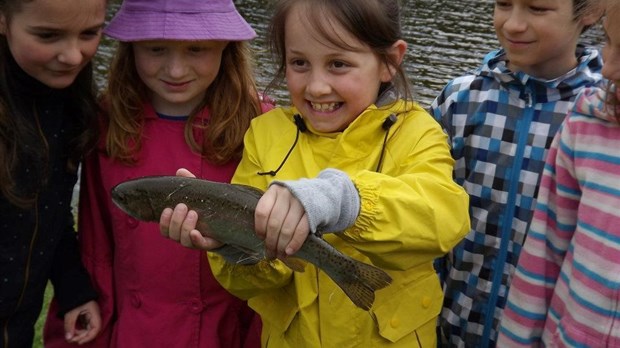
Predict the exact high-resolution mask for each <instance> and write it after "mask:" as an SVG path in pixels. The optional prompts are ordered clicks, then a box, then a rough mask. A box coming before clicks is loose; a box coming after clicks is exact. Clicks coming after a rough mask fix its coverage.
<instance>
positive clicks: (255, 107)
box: [103, 41, 261, 165]
mask: <svg viewBox="0 0 620 348" xmlns="http://www.w3.org/2000/svg"><path fill="white" fill-rule="evenodd" d="M250 57H251V52H250V48H249V46H248V44H247V43H246V42H243V41H231V42H229V43H228V45H227V46H226V48H225V49H224V51H223V53H222V63H221V66H220V71H219V73H218V75H217V77H216V78H215V80H214V81H213V83H211V85H210V86H209V88H208V89H207V93H206V94H205V98H204V100H203V101H202V102H201V103H200V105H198V106H197V107H196V109H195V110H193V111H192V113H191V114H190V115H189V119H188V120H187V122H186V124H185V141H186V142H187V144H188V145H189V146H190V147H191V148H192V150H193V151H195V152H196V153H199V154H201V155H202V156H203V157H204V158H205V159H206V160H208V161H209V162H211V163H214V164H224V163H226V162H228V161H230V160H233V159H239V158H241V154H242V152H243V136H244V134H245V131H246V130H247V129H248V127H249V125H250V121H251V120H252V118H254V117H256V116H258V115H260V114H261V104H260V99H259V96H258V92H257V89H256V85H255V82H254V77H253V73H252V62H251V59H250ZM147 100H148V89H147V87H146V85H145V84H144V83H143V82H142V80H141V79H140V77H139V76H138V72H137V71H136V67H135V61H134V54H133V49H132V45H131V43H126V42H119V44H118V48H117V51H116V54H115V57H114V58H113V60H112V63H111V66H110V70H109V80H108V87H107V89H106V91H105V93H104V99H103V102H104V108H105V109H106V114H107V121H108V123H107V125H105V127H106V128H107V133H106V138H105V147H106V153H107V155H108V156H110V157H112V158H113V159H116V160H119V161H121V162H123V163H125V164H129V165H131V164H136V162H137V158H136V154H137V153H139V151H140V149H141V147H142V127H143V123H144V110H143V105H144V102H145V101H147ZM205 107H208V108H209V115H210V116H209V120H208V122H207V123H206V124H202V123H201V122H200V120H197V117H196V116H197V115H198V113H199V112H200V111H201V110H202V109H204V108H205ZM196 130H197V131H199V132H202V134H203V137H202V142H201V143H198V141H197V140H196V138H195V136H194V132H195V131H196Z"/></svg>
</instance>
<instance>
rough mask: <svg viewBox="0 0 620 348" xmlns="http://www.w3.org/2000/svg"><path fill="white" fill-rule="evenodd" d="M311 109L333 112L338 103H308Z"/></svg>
mask: <svg viewBox="0 0 620 348" xmlns="http://www.w3.org/2000/svg"><path fill="white" fill-rule="evenodd" d="M310 104H311V105H312V108H313V109H314V110H316V111H334V110H335V109H336V107H337V106H338V104H339V103H327V104H319V103H310Z"/></svg>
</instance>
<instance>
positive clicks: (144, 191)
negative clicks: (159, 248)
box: [111, 177, 174, 221]
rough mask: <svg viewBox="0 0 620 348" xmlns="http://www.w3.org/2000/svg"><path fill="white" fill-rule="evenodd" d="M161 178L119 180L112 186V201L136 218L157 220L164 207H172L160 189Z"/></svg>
mask: <svg viewBox="0 0 620 348" xmlns="http://www.w3.org/2000/svg"><path fill="white" fill-rule="evenodd" d="M161 180H162V179H161V178H160V177H152V178H149V177H145V178H139V179H134V180H128V181H125V182H121V183H120V184H118V185H116V186H115V187H114V188H112V191H111V195H112V201H113V202H114V204H116V206H118V207H119V208H120V209H121V210H122V211H124V212H125V213H127V214H129V215H130V216H132V217H134V218H136V219H138V220H142V221H159V218H160V216H161V213H162V211H163V210H164V208H166V207H170V208H174V205H173V204H172V203H171V202H167V200H166V199H165V194H164V192H162V191H161V190H160V188H161V186H162V185H161V184H162V181H161Z"/></svg>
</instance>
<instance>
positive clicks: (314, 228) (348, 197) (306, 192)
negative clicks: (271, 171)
mask: <svg viewBox="0 0 620 348" xmlns="http://www.w3.org/2000/svg"><path fill="white" fill-rule="evenodd" d="M271 184H272V185H273V184H275V185H280V186H284V187H286V188H287V189H289V191H291V193H292V194H293V195H294V196H295V197H296V198H297V199H298V200H299V201H300V202H301V204H302V205H303V207H304V209H305V210H306V214H307V215H308V222H309V224H310V231H311V232H312V233H318V234H321V233H326V232H340V231H343V230H345V229H346V228H348V227H350V226H351V225H353V224H354V223H355V220H356V219H357V216H358V215H359V211H360V196H359V193H358V192H357V189H356V188H355V185H354V184H353V181H351V179H350V178H349V176H348V175H347V174H346V173H345V172H343V171H340V170H337V169H325V170H323V171H321V172H320V173H319V175H318V176H317V177H316V178H314V179H299V180H294V181H274V182H272V183H271Z"/></svg>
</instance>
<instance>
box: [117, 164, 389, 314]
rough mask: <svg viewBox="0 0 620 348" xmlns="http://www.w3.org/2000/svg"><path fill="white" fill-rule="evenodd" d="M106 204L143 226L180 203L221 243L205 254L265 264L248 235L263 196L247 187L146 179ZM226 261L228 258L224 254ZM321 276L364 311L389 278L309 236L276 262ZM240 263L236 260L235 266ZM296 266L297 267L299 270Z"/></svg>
mask: <svg viewBox="0 0 620 348" xmlns="http://www.w3.org/2000/svg"><path fill="white" fill-rule="evenodd" d="M111 195H112V201H113V202H114V203H115V204H116V205H117V206H118V207H119V208H120V209H121V210H123V211H124V212H125V213H127V214H129V215H130V216H132V217H134V218H135V219H138V220H141V221H145V222H157V223H158V222H159V218H160V216H161V213H162V211H163V210H164V209H165V208H174V207H175V206H176V205H177V204H179V203H184V204H186V205H187V206H188V208H189V209H191V210H194V211H196V212H197V213H198V221H197V224H196V229H197V230H198V231H200V232H201V234H203V235H209V236H210V237H212V238H214V239H216V240H218V241H220V242H222V243H224V246H223V247H222V248H217V249H213V250H211V251H212V252H220V253H221V254H223V255H226V253H225V252H224V249H223V248H228V252H230V251H231V249H230V248H233V249H234V251H236V252H237V254H240V255H241V254H243V255H246V256H247V257H250V258H252V259H254V260H256V261H257V262H258V261H260V260H264V259H266V256H265V247H264V243H263V240H261V239H260V238H259V237H258V236H257V235H256V233H255V231H254V210H255V208H256V204H257V203H258V200H259V199H260V197H261V196H262V195H263V192H262V191H261V190H259V189H256V188H254V187H251V186H245V185H237V184H229V183H221V182H214V181H209V180H205V179H198V178H189V177H181V176H166V175H160V176H146V177H141V178H137V179H132V180H127V181H124V182H121V183H119V184H118V185H116V186H115V187H114V188H112V191H111ZM228 255H229V256H230V255H231V254H230V253H228ZM295 260H303V261H306V262H309V263H311V264H313V265H314V266H316V267H317V268H318V269H320V270H322V271H323V272H325V274H327V275H328V276H329V277H330V278H331V279H332V280H333V281H334V282H335V283H336V284H337V285H338V286H339V287H340V288H341V289H342V291H343V292H344V293H345V294H346V295H347V297H348V298H350V299H351V301H352V302H353V303H354V304H355V305H356V306H357V307H359V308H361V309H364V310H370V308H371V307H372V305H373V303H374V300H375V291H377V290H379V289H382V288H385V287H387V286H388V285H390V283H391V282H392V278H391V277H390V275H389V274H387V273H386V272H385V271H384V270H382V269H380V268H377V267H375V266H373V265H369V264H366V263H364V262H361V261H359V260H356V259H353V258H351V257H350V256H348V255H345V254H343V253H342V252H340V251H339V250H338V249H336V248H334V247H333V246H332V245H330V244H329V243H328V242H327V241H325V240H324V239H322V238H320V237H319V236H317V235H315V234H309V235H308V238H307V239H306V240H305V241H304V243H303V245H302V246H301V248H300V249H299V250H298V251H297V252H296V253H295V254H294V255H291V256H290V257H287V258H286V259H284V260H282V261H283V262H284V263H285V264H286V265H287V266H288V267H290V268H291V269H292V270H293V271H297V272H303V270H304V268H303V267H304V266H305V265H306V263H304V262H303V261H299V262H295ZM241 261H242V260H240V262H241ZM300 264H301V265H300Z"/></svg>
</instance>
